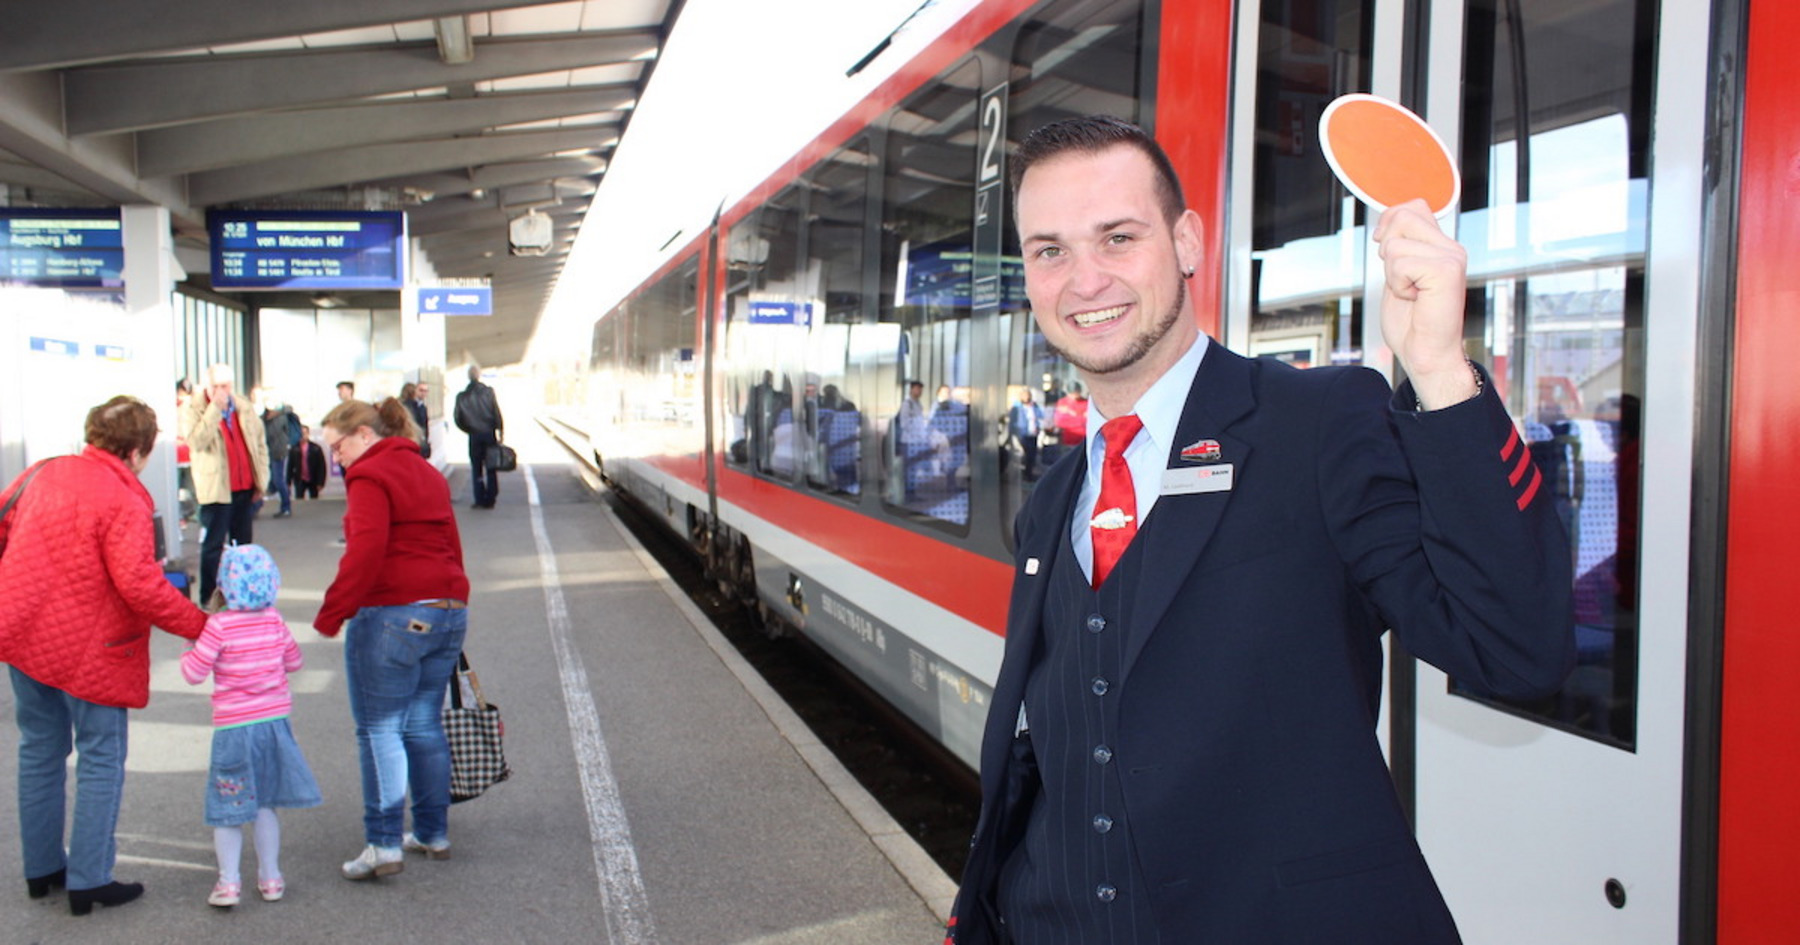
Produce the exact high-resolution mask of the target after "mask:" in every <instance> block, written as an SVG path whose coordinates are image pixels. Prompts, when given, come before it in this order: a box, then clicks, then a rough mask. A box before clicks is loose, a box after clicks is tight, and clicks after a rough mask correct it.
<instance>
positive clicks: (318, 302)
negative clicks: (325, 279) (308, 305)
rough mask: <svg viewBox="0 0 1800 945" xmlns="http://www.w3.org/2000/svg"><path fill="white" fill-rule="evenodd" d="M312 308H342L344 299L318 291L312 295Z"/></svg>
mask: <svg viewBox="0 0 1800 945" xmlns="http://www.w3.org/2000/svg"><path fill="white" fill-rule="evenodd" d="M312 304H313V308H343V307H344V300H343V299H340V298H338V297H337V296H335V295H332V294H331V293H329V292H320V293H318V294H317V295H314V296H313V297H312Z"/></svg>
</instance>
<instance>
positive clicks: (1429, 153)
mask: <svg viewBox="0 0 1800 945" xmlns="http://www.w3.org/2000/svg"><path fill="white" fill-rule="evenodd" d="M1319 144H1320V146H1321V147H1322V148H1323V150H1324V152H1325V160H1326V162H1328V163H1329V164H1330V165H1331V170H1332V172H1333V173H1335V174H1337V177H1338V180H1340V181H1343V182H1344V186H1345V187H1347V188H1349V189H1350V192H1351V193H1352V194H1355V195H1356V198H1357V199H1358V200H1361V201H1362V202H1363V203H1366V204H1368V205H1369V206H1370V207H1371V208H1373V209H1374V210H1375V212H1376V213H1380V212H1382V211H1384V210H1386V209H1387V208H1389V207H1392V206H1394V205H1396V204H1402V203H1405V202H1407V201H1408V200H1411V199H1413V198H1415V197H1422V198H1424V200H1425V203H1426V204H1427V205H1428V206H1430V207H1431V212H1432V214H1433V215H1435V216H1443V215H1444V214H1446V213H1449V212H1450V211H1452V210H1454V209H1455V208H1456V201H1457V198H1458V197H1459V196H1461V194H1462V177H1461V176H1460V175H1459V174H1458V173H1457V171H1456V162H1455V161H1453V160H1451V158H1450V149H1448V148H1446V147H1444V142H1443V139H1441V138H1439V137H1438V136H1437V132H1435V131H1432V130H1431V126H1430V125H1427V124H1425V121H1424V119H1421V118H1420V117H1419V116H1417V115H1415V114H1413V113H1412V112H1411V111H1408V110H1407V109H1406V108H1405V107H1403V106H1401V105H1399V104H1396V103H1394V102H1391V101H1389V100H1387V99H1385V98H1381V97H1379V96H1375V95H1368V94H1366V93H1362V92H1355V93H1352V94H1349V95H1342V96H1339V97H1338V98H1336V99H1334V100H1332V102H1331V104H1330V105H1327V106H1325V113H1324V114H1323V115H1320V116H1319Z"/></svg>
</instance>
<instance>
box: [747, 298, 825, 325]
mask: <svg viewBox="0 0 1800 945" xmlns="http://www.w3.org/2000/svg"><path fill="white" fill-rule="evenodd" d="M750 324H752V325H800V326H802V327H805V326H808V325H811V324H812V303H810V302H751V303H750Z"/></svg>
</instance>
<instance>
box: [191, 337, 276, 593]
mask: <svg viewBox="0 0 1800 945" xmlns="http://www.w3.org/2000/svg"><path fill="white" fill-rule="evenodd" d="M234 381H235V377H234V375H233V373H232V370H231V365H229V364H215V365H213V366H212V367H209V368H207V369H206V385H205V386H204V387H202V388H201V389H200V393H199V394H198V395H196V396H194V397H192V398H190V399H189V400H188V402H187V406H186V407H185V408H183V410H182V413H181V429H182V434H183V435H184V436H186V437H187V442H188V450H189V454H190V456H191V465H192V467H193V470H194V492H195V496H196V498H198V499H199V501H200V527H201V528H202V529H203V530H204V534H203V537H202V538H201V541H200V603H201V605H202V606H208V605H209V604H210V602H211V601H212V592H213V586H214V582H215V579H216V578H217V577H218V573H219V555H220V554H221V553H222V552H224V550H225V543H226V541H227V540H230V541H231V542H233V543H236V544H240V545H247V544H249V543H250V542H251V541H253V540H255V539H254V538H253V527H252V524H253V523H254V522H255V520H256V512H255V503H256V498H257V497H258V496H260V495H262V494H263V491H264V490H266V489H267V488H268V486H269V445H268V442H267V440H266V439H265V437H264V435H263V423H262V418H261V417H259V416H257V413H256V408H255V406H253V405H252V404H251V403H250V401H248V400H245V399H244V398H242V397H239V396H238V395H237V394H236V393H234V392H233V391H232V386H233V383H234Z"/></svg>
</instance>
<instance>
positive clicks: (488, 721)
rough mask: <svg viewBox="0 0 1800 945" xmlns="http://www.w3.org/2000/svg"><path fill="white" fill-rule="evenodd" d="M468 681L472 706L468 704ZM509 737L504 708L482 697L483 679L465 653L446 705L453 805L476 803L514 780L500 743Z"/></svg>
mask: <svg viewBox="0 0 1800 945" xmlns="http://www.w3.org/2000/svg"><path fill="white" fill-rule="evenodd" d="M465 681H466V683H467V685H468V687H469V696H470V698H471V699H472V701H473V704H472V705H465V704H464V696H463V685H464V683H465ZM505 734H506V723H504V722H502V721H500V707H499V706H496V705H494V704H493V703H491V702H489V701H487V699H486V698H485V697H483V696H482V694H481V679H480V677H478V676H476V675H475V671H474V670H473V669H470V668H469V656H468V654H467V653H464V654H461V655H460V656H458V657H457V662H456V673H455V674H454V675H452V676H451V677H450V704H449V705H447V706H444V737H445V738H447V739H449V741H450V803H452V804H456V803H459V802H462V801H468V800H473V799H475V798H477V797H480V796H481V795H482V792H484V791H486V790H487V789H488V788H490V787H493V786H494V785H496V784H499V783H500V782H501V781H504V780H506V779H507V778H510V777H512V768H510V767H508V766H507V764H506V751H505V750H504V748H503V747H502V746H501V743H500V742H501V738H502V736H504V735H505Z"/></svg>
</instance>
